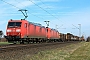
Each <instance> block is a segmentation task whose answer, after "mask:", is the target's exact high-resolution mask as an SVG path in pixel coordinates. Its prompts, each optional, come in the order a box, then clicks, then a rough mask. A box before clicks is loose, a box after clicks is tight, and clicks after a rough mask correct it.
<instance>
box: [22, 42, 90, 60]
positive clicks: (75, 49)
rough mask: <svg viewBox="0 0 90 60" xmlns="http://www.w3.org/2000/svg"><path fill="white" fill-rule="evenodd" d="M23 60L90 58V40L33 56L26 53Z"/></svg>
mask: <svg viewBox="0 0 90 60" xmlns="http://www.w3.org/2000/svg"><path fill="white" fill-rule="evenodd" d="M22 59H23V60H90V42H80V43H77V44H71V45H68V46H65V47H62V48H57V49H52V50H47V51H40V52H38V54H35V55H33V56H30V55H25V57H24V58H22Z"/></svg>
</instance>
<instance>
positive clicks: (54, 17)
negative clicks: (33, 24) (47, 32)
mask: <svg viewBox="0 0 90 60" xmlns="http://www.w3.org/2000/svg"><path fill="white" fill-rule="evenodd" d="M29 1H30V2H32V3H33V4H34V5H36V6H37V7H39V8H40V9H42V10H43V11H45V12H46V13H48V14H49V15H51V16H52V17H54V18H56V19H57V20H59V21H61V20H60V19H58V18H57V17H55V16H54V15H52V14H51V13H49V12H48V11H46V10H45V9H44V8H42V7H40V6H39V5H38V4H36V3H34V2H33V1H32V0H29Z"/></svg>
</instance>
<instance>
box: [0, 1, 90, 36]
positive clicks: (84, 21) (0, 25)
mask: <svg viewBox="0 0 90 60" xmlns="http://www.w3.org/2000/svg"><path fill="white" fill-rule="evenodd" d="M20 9H26V10H28V11H27V14H28V18H27V19H26V20H28V21H29V22H34V23H40V24H42V25H43V26H45V27H46V26H47V25H46V23H45V22H44V21H50V22H49V27H50V28H54V29H57V30H58V31H59V32H60V33H64V34H66V33H71V34H73V35H77V36H82V35H84V36H85V37H88V36H90V28H89V27H90V0H0V30H2V31H3V32H4V34H6V26H7V23H8V21H9V20H10V19H13V20H20V19H22V18H24V16H23V14H22V13H21V12H20V11H18V10H20ZM80 31H81V33H80Z"/></svg>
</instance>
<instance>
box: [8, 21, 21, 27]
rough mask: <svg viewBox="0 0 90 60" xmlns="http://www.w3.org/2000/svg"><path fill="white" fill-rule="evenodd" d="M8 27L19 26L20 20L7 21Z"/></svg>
mask: <svg viewBox="0 0 90 60" xmlns="http://www.w3.org/2000/svg"><path fill="white" fill-rule="evenodd" d="M8 27H21V22H9V23H8Z"/></svg>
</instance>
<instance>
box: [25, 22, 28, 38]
mask: <svg viewBox="0 0 90 60" xmlns="http://www.w3.org/2000/svg"><path fill="white" fill-rule="evenodd" d="M25 34H26V36H28V23H25Z"/></svg>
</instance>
